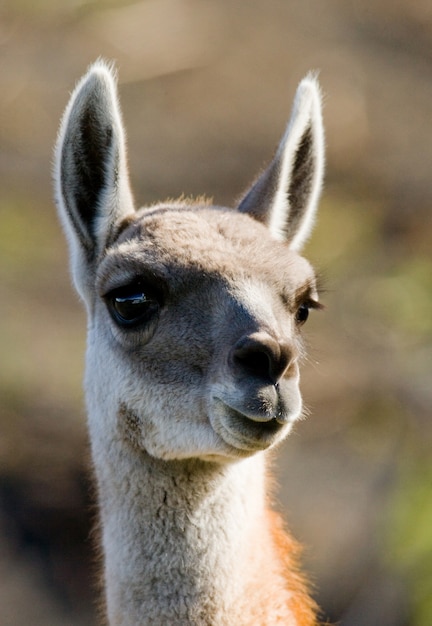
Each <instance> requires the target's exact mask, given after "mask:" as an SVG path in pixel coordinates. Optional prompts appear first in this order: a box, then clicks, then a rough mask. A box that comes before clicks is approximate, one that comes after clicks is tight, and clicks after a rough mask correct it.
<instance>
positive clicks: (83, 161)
mask: <svg viewBox="0 0 432 626" xmlns="http://www.w3.org/2000/svg"><path fill="white" fill-rule="evenodd" d="M78 124H79V125H78V128H77V130H76V133H73V134H72V133H71V134H69V133H67V134H66V137H67V140H66V143H67V144H69V145H65V147H64V150H63V153H62V167H61V172H62V190H63V197H64V198H65V199H66V203H68V201H70V200H71V198H73V200H74V204H75V210H76V213H77V216H78V218H79V222H78V224H79V226H80V227H81V228H80V230H81V231H82V233H81V234H82V235H83V236H84V238H85V239H88V238H89V236H90V240H89V245H90V247H93V243H92V242H93V241H94V239H95V237H96V226H95V222H96V220H95V217H96V212H97V208H98V205H99V202H100V200H101V196H102V195H103V190H104V189H105V188H106V186H107V182H108V180H107V179H108V171H109V170H111V171H114V172H115V171H117V168H116V167H114V168H112V167H109V168H108V167H107V165H108V163H109V161H111V159H112V157H113V152H114V150H113V127H112V125H111V124H108V123H104V122H103V120H102V119H101V118H100V116H97V115H95V114H94V111H93V110H92V108H91V107H89V106H87V107H86V108H85V109H84V110H83V111H82V115H81V117H80V118H79V123H78ZM110 165H111V164H110ZM77 178H78V180H80V184H79V185H77V184H76V182H77ZM68 209H69V214H70V215H71V216H73V215H74V210H73V208H72V207H71V206H69V207H68ZM78 224H77V225H78ZM83 224H86V227H85V228H83V226H82V225H83Z"/></svg>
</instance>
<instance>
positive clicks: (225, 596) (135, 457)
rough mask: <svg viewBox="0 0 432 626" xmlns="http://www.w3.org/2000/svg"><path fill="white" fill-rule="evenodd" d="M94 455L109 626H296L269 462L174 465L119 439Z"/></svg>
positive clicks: (261, 459) (257, 459)
mask: <svg viewBox="0 0 432 626" xmlns="http://www.w3.org/2000/svg"><path fill="white" fill-rule="evenodd" d="M97 456H98V461H99V465H98V466H96V474H97V479H98V486H99V499H100V514H101V523H102V543H103V550H104V555H105V584H106V596H107V610H108V620H109V624H110V626H111V625H112V626H114V625H115V626H120V625H121V626H138V625H145V624H152V625H159V624H160V625H161V626H162V625H165V624H184V625H197V626H204V625H209V626H210V625H212V626H231V625H234V624H235V625H236V626H242V625H246V624H248V625H252V624H254V625H255V624H262V625H263V626H264V625H268V626H270V625H272V624H284V625H285V626H289V625H290V624H296V621H294V620H293V618H292V614H291V610H290V609H289V608H288V607H289V605H290V602H291V592H290V591H289V590H288V589H287V583H286V580H285V579H284V573H283V571H282V570H283V564H282V563H281V561H280V560H278V557H277V555H276V551H275V546H274V544H273V542H272V537H271V533H270V531H269V528H268V518H267V516H266V512H265V506H264V503H265V495H264V455H263V454H259V455H256V456H255V457H253V458H250V459H246V460H241V461H238V462H234V463H229V464H225V465H221V464H216V463H209V462H203V461H198V460H194V461H175V462H174V461H169V462H167V461H161V460H157V459H154V458H152V457H150V456H149V455H147V454H146V453H145V452H143V451H140V450H138V449H135V448H133V447H132V446H130V444H128V443H127V442H125V441H120V440H117V441H115V442H112V444H111V445H110V448H109V454H106V456H105V458H104V463H103V465H101V464H100V461H101V455H100V454H98V455H97Z"/></svg>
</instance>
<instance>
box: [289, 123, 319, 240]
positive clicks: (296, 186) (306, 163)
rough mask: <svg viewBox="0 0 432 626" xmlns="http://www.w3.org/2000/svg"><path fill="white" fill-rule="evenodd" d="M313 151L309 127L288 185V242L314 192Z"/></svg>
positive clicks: (295, 160)
mask: <svg viewBox="0 0 432 626" xmlns="http://www.w3.org/2000/svg"><path fill="white" fill-rule="evenodd" d="M314 161H315V154H314V150H313V135H312V127H311V126H308V127H307V129H306V131H305V133H304V135H303V137H302V139H301V141H300V144H299V147H298V149H297V152H296V155H295V159H294V163H293V168H292V174H291V179H290V182H289V185H288V191H287V194H288V205H289V207H290V215H289V220H287V221H286V222H285V226H284V233H285V238H286V239H287V240H290V239H292V237H293V234H294V233H296V232H297V230H298V228H299V227H300V224H301V221H302V219H303V215H304V207H305V206H306V205H307V202H308V198H309V196H310V194H311V191H312V183H313V177H314V172H315V168H316V165H315V163H314Z"/></svg>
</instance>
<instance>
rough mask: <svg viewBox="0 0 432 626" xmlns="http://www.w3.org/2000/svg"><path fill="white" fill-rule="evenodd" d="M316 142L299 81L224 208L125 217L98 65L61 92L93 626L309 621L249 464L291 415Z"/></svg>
mask: <svg viewBox="0 0 432 626" xmlns="http://www.w3.org/2000/svg"><path fill="white" fill-rule="evenodd" d="M322 137H323V133H322V124H321V115H320V96H319V90H318V86H317V84H316V81H315V80H314V79H313V78H311V77H309V78H307V79H305V81H303V82H302V83H301V85H300V87H299V91H298V94H297V97H296V100H295V105H294V109H293V114H292V118H291V121H290V123H289V125H288V129H287V132H286V133H285V135H284V138H283V139H282V142H281V144H280V146H279V148H278V151H277V153H276V156H275V158H274V160H273V161H272V163H271V165H270V167H269V168H268V170H267V171H266V172H264V174H262V175H261V177H260V178H259V179H258V181H257V182H256V183H255V185H253V186H252V188H251V190H250V191H249V192H248V193H247V194H246V195H245V197H244V199H243V201H242V202H241V203H240V205H239V207H238V208H237V209H229V208H224V207H217V206H210V205H209V204H208V203H202V202H197V203H190V202H186V201H180V202H174V203H173V202H167V203H165V204H160V205H157V206H153V207H149V208H143V209H140V210H139V211H135V209H134V206H133V201H132V193H131V191H130V186H129V182H128V175H127V169H126V148H125V141H124V131H123V126H122V121H121V115H120V111H119V105H118V101H117V92H116V84H115V78H114V76H113V73H112V70H111V68H110V67H109V66H107V65H105V64H104V63H102V62H98V63H97V64H95V65H94V66H92V67H91V68H90V69H89V71H88V73H87V74H86V76H84V78H83V79H82V80H81V81H80V83H79V84H78V86H77V88H76V90H75V91H74V93H73V95H72V97H71V100H70V103H69V105H68V107H67V109H66V112H65V115H64V118H63V121H62V124H61V127H60V132H59V136H58V141H57V148H56V168H55V180H56V199H57V204H58V208H59V213H60V216H61V220H62V223H63V226H64V228H65V231H66V234H67V238H68V241H69V244H70V252H71V266H72V274H73V279H74V282H75V285H76V288H77V290H78V292H79V293H80V295H81V297H82V298H83V300H84V302H85V304H86V308H87V312H88V318H89V319H88V347H87V360H86V375H85V389H86V398H87V407H88V422H89V432H90V439H91V445H92V456H93V463H94V468H95V473H96V480H97V488H98V499H99V507H100V521H101V542H102V550H103V554H104V581H105V590H106V606H107V616H108V621H109V623H110V625H111V626H114V625H115V626H120V625H121V626H136V625H137V624H142V625H144V624H152V625H158V624H160V625H161V626H162V625H165V624H180V625H181V624H185V625H196V626H204V625H212V626H231V625H232V626H234V625H235V626H250V625H257V624H260V625H263V626H273V625H276V624H281V625H282V624H283V625H284V626H289V625H292V626H312V625H313V624H315V623H316V621H315V606H314V603H313V602H312V601H311V599H310V598H309V596H308V594H307V590H306V585H305V583H304V581H303V579H302V577H301V576H300V575H299V573H298V569H297V564H296V554H297V548H296V547H295V544H294V542H293V541H292V540H291V539H290V537H289V535H288V534H287V533H286V532H285V531H284V530H283V528H282V524H281V521H280V519H279V517H278V516H276V515H275V514H274V513H272V512H271V511H270V510H269V507H268V506H267V496H266V493H267V489H266V455H267V451H268V450H269V449H271V448H273V447H274V446H275V445H276V444H278V443H280V442H281V441H282V440H283V439H284V438H285V437H286V435H287V434H288V433H289V431H290V429H291V427H292V424H293V423H294V422H295V421H296V420H297V419H298V418H299V417H300V416H301V412H302V402H301V396H300V391H299V359H300V357H301V354H302V341H301V333H300V326H301V324H302V322H303V321H304V320H305V318H306V316H307V311H308V310H309V309H310V308H311V307H312V308H313V307H317V306H318V303H317V293H316V286H315V275H314V272H313V269H312V268H311V266H310V264H309V263H308V262H307V261H306V260H305V259H303V258H302V257H300V256H299V254H298V250H299V248H300V247H301V245H302V243H303V242H304V241H305V239H306V238H307V236H308V234H309V232H310V229H311V226H312V222H313V217H314V214H315V210H316V205H317V200H318V195H319V191H320V188H321V181H322V171H323V147H322ZM119 311H120V313H121V314H119ZM135 311H138V313H137V316H138V317H137V318H136V319H135V318H134V317H133V316H134V314H135ZM123 313H124V316H126V317H124V316H122V315H123ZM130 315H131V316H132V321H131V322H130V320H129V319H128V316H130ZM137 320H138V321H137Z"/></svg>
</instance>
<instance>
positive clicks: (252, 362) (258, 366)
mask: <svg viewBox="0 0 432 626" xmlns="http://www.w3.org/2000/svg"><path fill="white" fill-rule="evenodd" d="M232 362H233V364H234V366H235V368H236V369H237V371H238V372H240V373H241V374H242V375H244V374H247V375H249V376H255V377H258V378H261V379H262V380H265V381H267V382H270V383H271V384H272V385H274V384H276V383H277V382H278V380H279V379H280V378H281V377H282V376H283V374H284V372H285V370H286V369H287V367H288V365H289V362H290V351H289V349H288V348H287V347H286V346H285V345H283V344H281V343H279V342H277V341H276V340H275V339H273V338H272V337H271V336H270V335H267V334H265V333H255V335H250V336H247V337H242V338H241V339H240V340H239V341H238V342H237V343H236V345H235V346H234V348H233V350H232Z"/></svg>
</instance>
